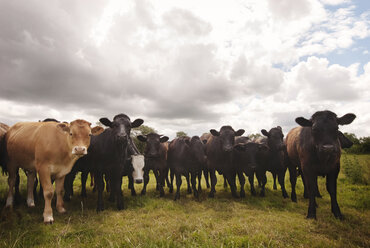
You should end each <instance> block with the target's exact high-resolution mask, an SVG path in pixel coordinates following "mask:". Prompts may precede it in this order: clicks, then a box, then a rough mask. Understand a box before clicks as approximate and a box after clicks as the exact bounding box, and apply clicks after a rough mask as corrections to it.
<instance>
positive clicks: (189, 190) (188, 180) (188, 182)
mask: <svg viewBox="0 0 370 248" xmlns="http://www.w3.org/2000/svg"><path fill="white" fill-rule="evenodd" d="M189 174H190V173H189V172H186V173H185V177H186V183H187V184H188V191H187V193H188V194H191V193H192V191H191V187H190V179H189V177H190V175H189Z"/></svg>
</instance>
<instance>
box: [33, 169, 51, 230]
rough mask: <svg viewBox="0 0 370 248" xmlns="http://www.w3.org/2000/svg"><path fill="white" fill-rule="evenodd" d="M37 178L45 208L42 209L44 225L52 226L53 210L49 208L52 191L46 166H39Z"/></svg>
mask: <svg viewBox="0 0 370 248" xmlns="http://www.w3.org/2000/svg"><path fill="white" fill-rule="evenodd" d="M37 167H38V168H40V170H39V178H40V183H41V186H42V188H43V194H44V201H45V208H44V213H43V216H44V223H50V224H52V223H53V222H54V218H53V209H52V208H51V200H52V199H53V195H54V189H53V184H52V182H51V178H50V170H49V167H48V166H47V165H39V166H37Z"/></svg>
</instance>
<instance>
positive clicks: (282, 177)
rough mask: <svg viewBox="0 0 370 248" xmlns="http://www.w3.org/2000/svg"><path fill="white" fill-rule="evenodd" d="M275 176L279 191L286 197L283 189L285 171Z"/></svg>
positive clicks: (286, 194)
mask: <svg viewBox="0 0 370 248" xmlns="http://www.w3.org/2000/svg"><path fill="white" fill-rule="evenodd" d="M277 176H278V181H279V184H280V187H281V192H282V194H283V197H284V198H288V193H287V192H286V189H285V171H284V172H280V173H278V175H277Z"/></svg>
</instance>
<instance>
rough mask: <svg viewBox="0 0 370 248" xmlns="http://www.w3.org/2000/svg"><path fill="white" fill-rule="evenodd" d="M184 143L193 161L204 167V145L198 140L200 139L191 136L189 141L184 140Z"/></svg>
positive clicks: (205, 158)
mask: <svg viewBox="0 0 370 248" xmlns="http://www.w3.org/2000/svg"><path fill="white" fill-rule="evenodd" d="M185 143H186V144H187V145H188V146H189V148H190V153H191V156H192V159H193V161H196V162H198V163H199V164H203V165H204V164H205V163H206V161H207V156H206V153H205V149H204V148H205V147H204V143H203V142H202V141H201V140H200V138H199V137H198V136H193V137H191V139H190V138H187V139H185Z"/></svg>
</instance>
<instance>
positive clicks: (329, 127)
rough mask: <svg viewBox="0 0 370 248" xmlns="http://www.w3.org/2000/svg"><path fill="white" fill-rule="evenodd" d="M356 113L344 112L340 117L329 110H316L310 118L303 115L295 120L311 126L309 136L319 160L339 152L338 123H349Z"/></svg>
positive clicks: (305, 125) (302, 124) (300, 123)
mask: <svg viewBox="0 0 370 248" xmlns="http://www.w3.org/2000/svg"><path fill="white" fill-rule="evenodd" d="M355 118H356V115H354V114H351V113H350V114H346V115H344V116H342V117H340V118H338V117H337V115H336V114H335V113H333V112H331V111H328V110H326V111H318V112H316V113H315V114H314V115H312V117H311V119H310V120H307V119H305V118H303V117H298V118H296V120H295V121H296V122H297V123H298V124H299V125H301V126H303V127H309V128H311V136H312V141H313V144H314V146H315V148H316V152H317V154H318V157H319V159H320V160H328V159H330V157H331V155H334V154H337V153H339V152H340V142H339V141H338V135H339V133H338V132H339V131H338V125H347V124H350V123H351V122H352V121H353V120H354V119H355Z"/></svg>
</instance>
